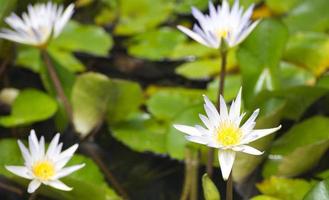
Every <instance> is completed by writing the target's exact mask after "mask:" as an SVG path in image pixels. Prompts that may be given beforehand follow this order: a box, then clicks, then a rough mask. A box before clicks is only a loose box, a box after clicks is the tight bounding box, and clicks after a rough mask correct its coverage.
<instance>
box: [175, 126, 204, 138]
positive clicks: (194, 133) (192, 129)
mask: <svg viewBox="0 0 329 200" xmlns="http://www.w3.org/2000/svg"><path fill="white" fill-rule="evenodd" d="M174 128H175V129H177V130H179V131H181V132H183V133H186V134H188V135H192V136H200V135H201V133H200V132H199V131H198V130H197V129H196V128H195V127H193V126H185V125H179V124H174Z"/></svg>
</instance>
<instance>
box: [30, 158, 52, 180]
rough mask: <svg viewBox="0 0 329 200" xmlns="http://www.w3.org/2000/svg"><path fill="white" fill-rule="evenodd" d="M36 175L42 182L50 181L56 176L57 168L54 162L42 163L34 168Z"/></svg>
mask: <svg viewBox="0 0 329 200" xmlns="http://www.w3.org/2000/svg"><path fill="white" fill-rule="evenodd" d="M32 170H33V173H34V175H35V176H36V177H37V178H39V179H41V180H49V179H50V178H51V177H52V176H54V174H55V167H54V164H53V163H52V162H49V161H40V162H37V163H36V164H34V165H33V167H32Z"/></svg>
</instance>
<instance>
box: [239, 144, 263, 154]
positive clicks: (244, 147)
mask: <svg viewBox="0 0 329 200" xmlns="http://www.w3.org/2000/svg"><path fill="white" fill-rule="evenodd" d="M233 150H234V151H240V152H243V153H247V154H252V155H262V154H263V153H264V152H261V151H259V150H257V149H255V148H253V147H251V146H247V145H240V146H236V147H233Z"/></svg>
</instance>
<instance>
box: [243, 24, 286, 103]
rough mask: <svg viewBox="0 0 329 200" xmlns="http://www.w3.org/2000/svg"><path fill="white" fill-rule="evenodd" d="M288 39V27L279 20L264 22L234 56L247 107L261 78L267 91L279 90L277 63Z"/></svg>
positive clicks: (258, 86) (259, 84)
mask: <svg viewBox="0 0 329 200" xmlns="http://www.w3.org/2000/svg"><path fill="white" fill-rule="evenodd" d="M287 38H288V31H287V28H286V27H285V26H284V25H283V24H282V23H281V22H280V21H277V20H273V19H264V20H262V21H261V23H260V24H259V25H258V26H257V27H256V28H255V30H254V31H253V32H252V33H251V34H250V36H249V37H248V38H247V39H246V40H245V42H244V43H243V44H241V45H240V48H239V51H238V53H237V55H238V61H239V64H240V69H241V73H242V82H243V86H244V87H243V88H244V96H245V100H246V105H247V107H248V106H249V105H250V104H251V102H252V99H253V97H254V96H255V94H257V93H258V92H259V91H260V90H261V89H262V88H261V87H262V85H263V83H262V78H261V75H263V76H264V77H263V80H265V83H266V86H267V89H277V88H280V69H279V63H280V59H281V56H282V52H283V49H284V47H285V44H286V41H287ZM266 79H267V80H266ZM266 81H267V82H266Z"/></svg>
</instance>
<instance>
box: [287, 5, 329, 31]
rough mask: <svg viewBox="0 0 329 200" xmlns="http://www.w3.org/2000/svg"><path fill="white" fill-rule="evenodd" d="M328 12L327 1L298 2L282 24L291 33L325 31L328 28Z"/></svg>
mask: <svg viewBox="0 0 329 200" xmlns="http://www.w3.org/2000/svg"><path fill="white" fill-rule="evenodd" d="M282 2H285V1H282ZM328 10H329V4H328V1H327V0H300V3H298V4H297V5H296V6H295V7H294V8H293V9H292V10H290V12H289V13H288V15H287V16H286V17H285V18H284V22H285V23H286V24H287V26H288V28H289V30H290V31H292V32H296V31H319V32H322V31H326V30H328V28H329V13H328Z"/></svg>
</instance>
